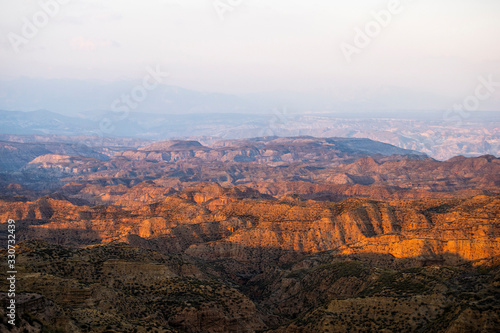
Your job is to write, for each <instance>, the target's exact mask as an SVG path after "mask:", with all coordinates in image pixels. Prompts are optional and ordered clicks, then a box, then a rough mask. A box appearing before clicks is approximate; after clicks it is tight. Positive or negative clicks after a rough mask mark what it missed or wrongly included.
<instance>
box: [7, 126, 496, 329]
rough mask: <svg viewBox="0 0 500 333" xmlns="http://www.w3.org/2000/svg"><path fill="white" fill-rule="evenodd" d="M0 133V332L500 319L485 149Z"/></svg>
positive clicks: (415, 324)
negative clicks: (1, 244) (13, 260)
mask: <svg viewBox="0 0 500 333" xmlns="http://www.w3.org/2000/svg"><path fill="white" fill-rule="evenodd" d="M4 140H5V141H2V142H0V157H1V159H0V190H1V192H0V216H1V219H0V221H1V222H2V223H5V222H6V221H7V220H8V219H14V220H16V226H17V234H16V236H17V240H18V242H19V245H18V249H17V254H18V257H17V270H18V276H17V278H18V280H17V288H18V297H19V298H18V300H19V302H18V303H19V304H18V306H19V308H18V311H19V313H18V314H19V323H20V325H19V326H18V327H17V328H14V329H10V328H9V326H8V325H7V323H6V319H5V316H4V315H3V314H2V318H3V319H2V322H1V323H0V330H1V331H2V332H3V331H6V332H7V331H9V329H10V331H12V332H494V331H495V330H498V327H499V325H500V315H499V313H500V159H499V158H498V157H495V156H493V155H482V156H477V157H464V156H455V157H452V158H450V159H446V160H443V161H439V160H436V159H433V158H431V157H429V156H428V155H426V154H424V153H421V152H417V151H415V150H408V149H404V148H400V147H396V146H392V145H389V144H387V143H382V142H378V141H373V140H370V139H361V138H340V137H330V138H313V137H308V136H300V137H289V138H278V137H260V138H256V139H227V140H218V141H215V140H214V141H213V142H212V141H211V140H206V139H205V140H194V139H193V140H170V141H163V142H149V141H146V140H142V139H106V140H101V141H99V140H97V139H96V138H92V137H82V138H81V140H79V142H78V140H73V141H71V140H64V139H63V138H62V137H52V136H46V137H44V136H39V137H34V136H25V137H23V136H17V137H10V138H4ZM4 226H5V224H4ZM0 237H1V238H2V240H3V241H4V240H6V238H7V234H6V228H5V227H2V229H1V234H0ZM1 251H3V252H2V254H3V255H6V251H5V249H4V248H3V249H2V250H1ZM3 262H6V260H3ZM5 271H6V269H3V270H2V274H4V272H5ZM1 278H2V290H5V287H7V285H6V279H5V276H3V275H2V277H1ZM2 300H6V294H2ZM4 309H5V307H3V306H2V308H1V309H0V311H4Z"/></svg>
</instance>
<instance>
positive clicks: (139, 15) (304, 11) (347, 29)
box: [0, 0, 500, 107]
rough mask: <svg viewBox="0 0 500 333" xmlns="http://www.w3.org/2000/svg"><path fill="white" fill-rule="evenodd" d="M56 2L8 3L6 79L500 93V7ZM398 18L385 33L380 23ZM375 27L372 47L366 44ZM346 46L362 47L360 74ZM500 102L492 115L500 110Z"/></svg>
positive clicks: (450, 1) (247, 0)
mask: <svg viewBox="0 0 500 333" xmlns="http://www.w3.org/2000/svg"><path fill="white" fill-rule="evenodd" d="M55 1H56V0H40V1H31V0H25V1H14V0H0V32H1V34H0V38H1V39H0V52H1V53H0V77H1V78H2V79H13V78H17V77H20V76H27V77H37V78H78V79H99V80H106V81H115V80H123V79H140V78H142V77H143V76H144V74H145V72H146V68H147V66H160V67H161V68H162V70H165V71H168V72H169V73H170V78H169V84H174V85H178V86H183V87H186V88H193V89H199V90H205V91H219V92H229V93H246V92H262V91H297V92H316V93H325V94H331V95H332V96H336V95H338V96H343V98H353V99H356V98H358V94H360V92H361V91H364V92H365V93H366V92H367V91H368V92H372V93H375V94H376V93H380V92H384V91H387V90H391V91H396V92H397V91H411V92H413V93H422V94H423V95H422V96H430V95H437V96H445V97H446V98H449V99H450V100H461V98H462V97H466V96H467V95H469V94H473V93H474V89H475V87H476V86H477V85H478V76H483V77H488V75H492V76H493V78H494V80H496V82H500V37H499V36H500V1H498V0H474V1H473V0H438V1H436V0H413V1H411V0H406V1H404V0H401V1H400V4H399V5H397V4H394V3H393V2H394V1H375V0H357V1H345V0H343V1H337V0H302V1H299V0H145V1H131V0H115V1H112V0H86V1H81V0H72V1H71V0H66V1H63V0H60V2H61V3H63V2H67V3H66V4H61V5H58V6H59V7H60V8H59V9H57V8H55V9H54V7H53V6H52V7H50V6H49V7H50V8H51V10H52V9H53V10H54V13H53V17H51V16H50V15H46V16H45V17H44V15H45V14H44V12H43V11H44V9H42V7H41V4H45V3H54V2H55ZM396 2H397V1H396ZM391 6H392V7H391ZM388 8H392V9H393V13H392V14H390V16H389V17H387V16H384V15H382V19H385V20H386V22H388V24H385V23H384V24H383V25H385V26H382V25H381V24H380V23H377V21H376V20H375V18H374V15H373V13H374V12H375V13H380V11H382V10H384V11H388ZM45 11H49V12H50V10H47V9H46V10H45ZM385 13H386V14H387V12H385ZM49 14H52V13H49ZM47 17H48V20H45V19H46V18H47ZM34 20H38V25H39V26H40V27H39V28H37V30H38V31H35V33H33V31H30V30H29V29H27V28H26V25H29V24H30V23H26V22H27V21H28V22H31V23H33V21H34ZM377 25H378V27H379V28H380V29H378V28H377ZM367 27H371V28H372V30H371V31H370V34H371V35H372V37H368V38H369V43H368V42H366V40H365V41H364V42H365V44H368V45H362V43H359V40H358V44H356V41H355V38H356V34H357V33H356V31H357V30H356V29H358V28H359V29H361V30H364V29H365V28H367ZM377 29H378V30H377ZM26 31H28V32H31V34H29V33H27V32H26ZM358 37H359V36H358ZM358 39H359V38H358ZM16 43H17V46H18V48H19V52H16V51H15V50H14V49H15V47H13V44H16ZM343 43H344V44H343ZM342 45H344V50H345V47H346V45H349V47H351V48H350V49H349V50H351V51H352V50H353V49H352V47H356V53H352V57H351V60H352V61H351V62H348V61H347V59H346V57H345V56H344V54H343V52H342V50H341V46H342ZM356 45H358V46H360V45H361V46H362V47H358V46H356ZM499 92H500V87H497V88H496V91H495V92H494V94H493V96H491V98H490V100H489V101H488V103H489V104H488V105H490V106H491V105H496V106H499V107H500V97H499V95H500V94H499Z"/></svg>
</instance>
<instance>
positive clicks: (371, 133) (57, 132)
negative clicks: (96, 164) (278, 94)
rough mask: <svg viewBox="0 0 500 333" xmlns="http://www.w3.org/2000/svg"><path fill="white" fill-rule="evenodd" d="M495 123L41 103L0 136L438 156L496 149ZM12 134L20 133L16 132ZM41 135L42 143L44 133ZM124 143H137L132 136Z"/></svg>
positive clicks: (8, 120) (429, 116)
mask: <svg viewBox="0 0 500 333" xmlns="http://www.w3.org/2000/svg"><path fill="white" fill-rule="evenodd" d="M499 129H500V112H475V113H474V114H472V115H471V116H470V117H468V118H467V119H464V120H463V121H462V122H457V121H456V119H453V121H452V120H450V119H447V118H446V117H443V114H439V113H432V112H427V113H425V112H424V113H418V112H412V113H393V112H386V113H381V112H378V113H371V114H369V113H293V112H291V111H289V110H287V109H275V110H273V111H271V112H269V113H268V114H259V113H257V114H250V113H197V114H189V113H188V114H155V113H139V112H130V113H117V112H110V111H107V112H104V111H102V112H99V111H95V112H89V113H86V114H81V115H78V116H65V115H61V114H59V113H55V112H51V111H46V110H39V111H31V112H20V111H1V110H0V140H7V141H17V142H37V140H35V139H33V137H32V138H31V139H30V138H29V137H27V136H30V135H31V136H33V135H35V136H40V135H48V136H49V137H50V138H51V139H50V140H52V141H55V142H65V143H82V138H81V136H85V139H84V140H85V144H87V145H91V146H95V145H100V146H102V145H103V144H102V141H110V139H108V138H122V139H121V140H122V141H123V140H125V141H126V138H130V139H135V140H139V141H140V140H153V141H158V140H166V139H174V138H177V139H186V138H188V139H193V140H198V141H200V142H202V143H204V144H211V143H213V142H215V141H217V140H221V139H242V138H252V137H263V136H278V137H291V136H302V135H308V136H314V137H348V138H369V139H372V140H376V141H381V142H384V143H388V144H392V145H395V146H397V147H400V148H404V149H411V150H415V151H419V152H422V153H425V154H427V155H429V156H431V157H433V158H436V159H442V160H445V159H448V158H451V157H453V156H456V155H464V156H480V155H485V154H491V155H495V156H499V155H500V151H499V147H500V131H499ZM19 135H21V136H23V137H16V136H19ZM72 137H73V138H72ZM39 139H40V138H39ZM42 140H43V141H44V142H46V141H47V137H45V138H44V139H42ZM99 141H101V143H98V142H99ZM125 141H124V142H125ZM108 143H109V142H108ZM106 145H107V146H109V144H106ZM123 145H124V146H129V147H136V146H137V145H135V144H134V143H133V140H132V141H131V140H129V142H128V143H124V144H123Z"/></svg>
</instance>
